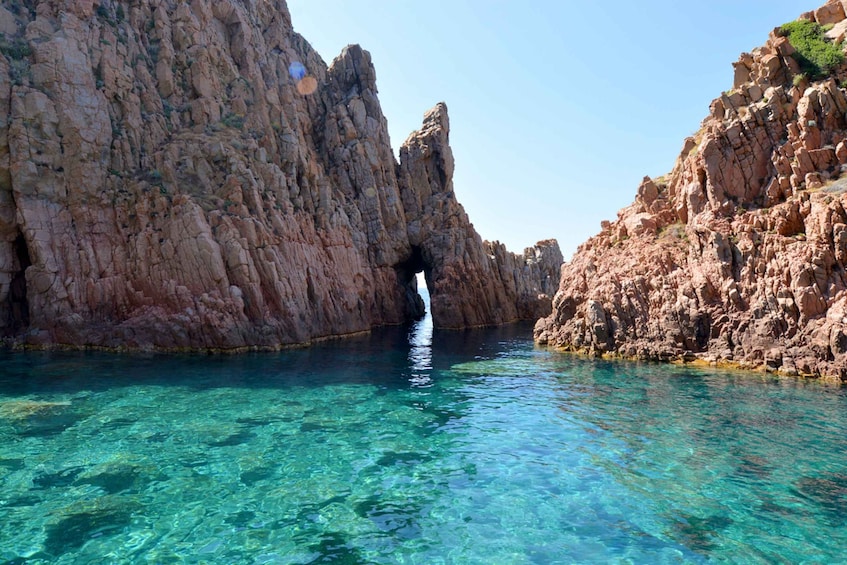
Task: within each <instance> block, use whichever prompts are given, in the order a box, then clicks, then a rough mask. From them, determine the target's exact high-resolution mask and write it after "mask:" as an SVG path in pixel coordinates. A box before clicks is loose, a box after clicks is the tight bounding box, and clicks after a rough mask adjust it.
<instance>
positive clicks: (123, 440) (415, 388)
mask: <svg viewBox="0 0 847 565" xmlns="http://www.w3.org/2000/svg"><path fill="white" fill-rule="evenodd" d="M528 336H529V328H527V327H526V326H515V327H510V328H501V329H497V330H485V331H473V332H462V333H446V334H442V333H436V335H435V337H434V339H433V338H432V329H431V326H430V325H428V324H427V323H423V324H421V325H419V326H418V327H416V328H413V329H412V330H411V331H408V330H406V331H404V330H402V329H396V328H395V329H387V330H381V331H378V332H375V333H374V334H373V335H371V336H368V337H363V338H357V339H350V340H345V341H339V342H332V343H325V344H321V345H318V346H316V347H313V348H311V349H305V350H297V351H288V352H282V353H265V354H252V355H242V356H233V357H206V356H172V357H166V356H155V355H151V356H142V355H136V356H116V355H108V354H94V353H26V354H21V353H0V563H4V562H5V563H15V564H23V563H27V564H39V563H92V564H96V563H291V564H295V563H297V564H300V563H304V564H305V563H339V564H345V563H346V564H354V563H419V564H428V565H429V564H438V563H475V564H476V563H478V564H512V563H514V564H524V563H527V564H529V563H534V564H546V563H649V564H659V563H791V564H796V563H833V562H844V561H845V559H846V558H845V557H844V549H845V548H847V434H845V430H847V394H845V390H844V389H841V388H837V387H831V386H826V385H824V384H822V383H818V382H809V381H800V380H778V379H775V378H771V377H765V376H762V375H755V374H743V373H727V372H712V371H703V370H692V369H683V368H679V367H673V366H659V365H649V364H644V365H639V364H630V363H610V362H601V361H591V360H585V359H580V358H576V357H571V356H567V355H562V354H556V353H552V352H549V351H545V350H539V349H535V348H534V347H533V344H532V343H531V341H530V339H529V337H528Z"/></svg>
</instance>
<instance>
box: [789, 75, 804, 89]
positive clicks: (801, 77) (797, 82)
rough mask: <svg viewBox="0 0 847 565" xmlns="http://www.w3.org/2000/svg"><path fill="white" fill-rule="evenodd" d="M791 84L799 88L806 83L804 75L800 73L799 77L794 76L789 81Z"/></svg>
mask: <svg viewBox="0 0 847 565" xmlns="http://www.w3.org/2000/svg"><path fill="white" fill-rule="evenodd" d="M791 82H792V84H794V86H797V87H799V86H800V85H801V84H803V83H804V82H806V74H805V73H800V74H799V75H794V78H793V79H791Z"/></svg>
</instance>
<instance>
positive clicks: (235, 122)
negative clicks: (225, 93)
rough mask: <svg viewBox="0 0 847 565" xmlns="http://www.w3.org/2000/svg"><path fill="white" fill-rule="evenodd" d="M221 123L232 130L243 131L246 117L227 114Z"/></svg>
mask: <svg viewBox="0 0 847 565" xmlns="http://www.w3.org/2000/svg"><path fill="white" fill-rule="evenodd" d="M221 121H222V122H223V124H224V125H225V126H227V127H230V128H235V129H241V128H242V127H243V126H244V116H239V115H238V114H227V115H226V116H224V117H223V119H221Z"/></svg>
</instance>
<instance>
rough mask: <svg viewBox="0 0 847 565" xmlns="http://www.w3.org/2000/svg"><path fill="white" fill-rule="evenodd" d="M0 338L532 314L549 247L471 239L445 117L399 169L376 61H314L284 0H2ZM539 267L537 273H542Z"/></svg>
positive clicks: (349, 326) (182, 343)
mask: <svg viewBox="0 0 847 565" xmlns="http://www.w3.org/2000/svg"><path fill="white" fill-rule="evenodd" d="M0 32H2V34H3V35H2V36H0V54H2V56H0V118H2V119H0V334H1V335H5V336H6V337H7V338H8V339H12V340H13V341H17V342H25V343H29V344H33V345H51V344H67V345H75V346H88V345H91V346H103V347H130V348H132V347H142V348H148V347H158V348H241V347H276V346H279V345H284V344H295V343H306V342H309V341H311V340H313V339H315V338H319V337H324V336H331V335H344V334H348V333H353V332H359V331H365V330H368V329H370V328H372V327H375V326H378V325H383V324H397V323H401V322H404V321H408V320H411V319H414V318H416V317H419V316H420V315H421V314H422V303H421V301H420V298H419V297H418V296H417V294H416V293H415V278H414V274H415V272H418V271H420V270H423V271H425V272H426V275H427V280H428V283H429V285H430V287H431V289H432V297H433V317H434V323H435V325H436V326H437V327H450V328H454V327H466V326H471V325H487V324H498V323H504V322H510V321H513V320H516V319H520V318H525V317H531V316H534V315H536V314H537V313H538V311H539V309H541V310H543V308H544V304H545V300H546V302H548V303H549V296H547V298H546V299H545V294H548V295H549V294H552V290H553V289H552V288H550V286H551V284H552V285H555V282H554V281H555V279H557V277H558V263H559V262H560V261H561V255H560V253H559V251H558V247H557V246H556V244H555V242H553V243H550V242H543V243H542V244H539V246H538V247H536V248H531V249H529V250H527V252H526V254H525V256H516V255H513V254H510V253H508V252H506V251H505V249H503V247H502V246H500V245H498V244H491V243H487V242H483V241H481V239H480V237H479V236H478V235H477V234H476V232H475V231H474V229H473V227H472V226H471V224H470V222H469V221H468V218H467V215H466V214H465V213H464V210H463V209H462V207H461V205H460V204H459V203H458V202H457V201H456V199H455V196H454V194H453V189H452V169H453V163H452V156H451V152H450V147H449V144H448V133H449V129H448V126H447V124H448V119H447V110H446V107H445V106H443V105H439V106H437V107H436V108H435V109H434V110H433V111H431V112H430V113H429V114H427V117H426V118H425V122H424V127H423V129H422V130H421V131H420V132H417V133H415V134H413V135H412V136H411V137H410V138H409V140H408V141H407V142H406V144H405V145H404V147H403V150H402V151H401V153H402V159H401V162H400V163H398V162H397V161H396V159H395V157H394V155H393V152H392V149H391V144H390V140H389V137H388V132H387V127H386V119H385V117H384V116H383V114H382V110H381V108H380V104H379V100H378V99H377V88H376V77H375V72H374V68H373V65H372V64H371V60H370V55H369V54H368V53H367V52H366V51H364V50H362V49H361V48H359V47H358V46H351V47H348V48H346V49H345V50H344V51H343V52H342V53H341V55H340V56H339V57H337V58H336V59H335V60H334V61H333V62H332V64H330V65H329V66H327V65H326V64H325V63H324V62H323V61H322V60H321V58H320V57H319V56H318V55H317V53H315V52H314V51H313V50H312V49H311V47H310V46H309V44H308V43H307V42H306V41H304V40H303V38H301V37H300V36H299V35H297V34H296V33H295V32H294V31H293V29H292V26H291V20H290V15H289V13H288V10H287V7H286V5H285V3H284V2H283V1H281V0H276V1H273V2H268V1H259V0H247V1H235V0H216V1H211V0H195V1H192V2H178V1H175V0H133V1H116V0H100V1H99V2H94V1H92V0H87V1H80V0H73V1H71V0H41V1H38V2H35V1H22V2H15V3H6V4H4V5H3V6H2V7H0ZM551 281H553V282H551Z"/></svg>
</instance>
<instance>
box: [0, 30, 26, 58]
mask: <svg viewBox="0 0 847 565" xmlns="http://www.w3.org/2000/svg"><path fill="white" fill-rule="evenodd" d="M0 53H2V54H3V55H5V56H6V57H8V58H9V59H11V60H13V61H20V60H22V59H27V58H29V56H30V55H32V48H31V47H30V46H29V43H27V41H26V40H25V39H20V38H17V37H10V38H7V37H6V35H5V34H2V33H0Z"/></svg>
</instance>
